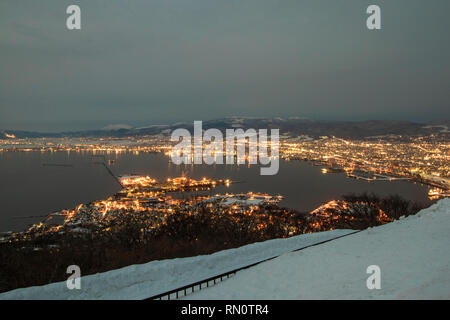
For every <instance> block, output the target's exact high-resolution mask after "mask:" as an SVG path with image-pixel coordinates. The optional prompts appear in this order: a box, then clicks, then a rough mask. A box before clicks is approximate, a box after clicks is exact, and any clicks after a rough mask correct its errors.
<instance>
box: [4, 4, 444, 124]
mask: <svg viewBox="0 0 450 320" xmlns="http://www.w3.org/2000/svg"><path fill="white" fill-rule="evenodd" d="M75 3H76V4H79V5H80V7H81V10H82V30H81V31H69V30H67V29H66V27H65V19H66V13H65V11H66V8H67V6H68V5H69V4H75ZM369 4H379V5H380V6H381V8H382V27H383V28H382V30H380V31H369V30H367V29H366V28H365V19H366V14H365V9H366V8H367V6H368V5H369ZM449 9H450V2H448V1H447V0H435V1H432V2H430V1H429V2H426V1H421V0H398V1H361V0H347V1H331V0H328V1H323V0H307V1H299V0H283V1H281V0H280V1H274V0H152V1H144V0H133V1H129V2H128V1H118V0H116V1H112V0H111V1H106V0H103V1H99V0H89V1H61V0H55V1H44V0H42V1H31V0H29V1H14V0H3V1H2V2H1V3H0V61H1V65H0V68H1V69H0V127H3V128H20V129H34V130H36V129H39V130H46V131H47V130H52V131H54V130H61V129H69V130H73V129H83V128H94V127H95V128H98V127H102V126H105V125H108V124H111V123H128V124H131V125H142V124H152V123H170V122H176V121H180V120H194V119H204V120H206V119H211V118H216V117H221V116H230V115H247V116H268V117H270V116H306V117H312V118H318V119H337V120H342V119H347V120H359V119H404V120H416V121H417V120H420V121H426V120H434V119H442V118H446V119H448V118H449V110H450V108H449V107H450V93H449V90H448V87H449V83H450V60H449V59H448V57H449V56H450V45H449V42H448V40H447V39H446V37H447V33H448V30H449V29H450V20H449V19H447V16H446V15H447V13H448V12H449Z"/></svg>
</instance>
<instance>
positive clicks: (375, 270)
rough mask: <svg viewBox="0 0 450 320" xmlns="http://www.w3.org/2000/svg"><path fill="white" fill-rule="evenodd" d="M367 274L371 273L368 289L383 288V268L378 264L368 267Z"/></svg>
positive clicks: (367, 282)
mask: <svg viewBox="0 0 450 320" xmlns="http://www.w3.org/2000/svg"><path fill="white" fill-rule="evenodd" d="M366 273H367V274H371V275H370V276H369V277H368V278H367V281H366V285H367V289H369V290H373V289H381V269H380V267H379V266H377V265H375V264H374V265H371V266H368V267H367V270H366Z"/></svg>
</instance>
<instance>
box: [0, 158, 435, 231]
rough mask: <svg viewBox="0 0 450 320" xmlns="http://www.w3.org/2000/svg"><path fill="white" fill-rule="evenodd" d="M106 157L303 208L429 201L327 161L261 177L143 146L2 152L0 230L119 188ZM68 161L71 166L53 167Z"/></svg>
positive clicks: (406, 187) (131, 168)
mask: <svg viewBox="0 0 450 320" xmlns="http://www.w3.org/2000/svg"><path fill="white" fill-rule="evenodd" d="M103 156H104V157H106V160H110V162H111V164H110V168H111V170H112V171H113V172H114V173H115V174H117V175H126V174H138V175H143V176H146V175H148V176H150V177H152V178H154V179H157V180H158V181H165V180H166V179H167V178H168V177H180V176H182V175H183V174H184V175H185V176H187V177H190V178H194V179H202V178H203V177H207V178H213V179H230V180H232V181H235V182H236V183H233V184H231V185H230V186H229V187H226V186H225V185H220V186H217V187H216V188H215V189H214V190H212V191H210V192H208V191H207V192H206V193H207V194H209V195H214V194H216V193H220V194H223V193H226V192H229V193H234V194H239V193H247V192H249V191H252V192H255V193H256V192H260V193H267V194H270V195H282V196H283V197H284V198H283V200H281V202H280V206H284V207H288V208H293V209H297V210H300V211H305V212H308V211H311V210H314V209H315V208H317V207H319V206H320V205H321V204H323V203H324V202H327V201H330V200H333V199H338V198H339V197H340V196H341V195H342V194H345V193H351V192H353V193H359V192H363V191H369V192H375V193H377V194H380V195H388V194H400V195H401V196H403V197H404V198H406V199H410V200H413V201H419V202H422V203H424V204H427V203H429V200H428V197H427V192H428V189H429V187H428V186H423V185H420V184H414V183H412V182H410V181H372V182H367V181H364V180H354V179H349V178H347V177H346V175H345V174H344V173H336V174H323V173H322V169H323V168H321V167H318V166H313V165H311V164H310V163H308V162H301V161H283V160H282V161H281V162H280V171H279V174H278V175H275V176H265V177H264V176H260V175H259V168H258V167H257V166H251V167H248V166H246V165H241V166H231V165H229V166H226V165H216V166H208V165H193V166H191V165H189V166H177V165H173V164H170V162H169V161H168V158H167V157H165V156H163V155H162V154H153V153H145V152H141V153H139V154H136V153H135V152H118V153H115V152H112V153H109V154H108V153H107V152H96V153H95V154H94V152H88V151H86V152H73V151H71V152H67V151H58V152H53V153H52V152H47V151H46V152H2V153H0V162H1V164H2V165H1V167H0V173H1V176H2V183H1V184H0V188H1V196H0V197H1V200H2V214H1V217H0V219H1V223H0V225H1V226H2V230H0V231H8V230H15V231H18V230H23V229H24V228H25V227H26V226H28V225H29V224H31V223H36V222H38V221H40V220H42V219H43V217H33V218H23V219H20V217H29V216H46V215H47V214H49V213H51V212H55V211H59V210H64V209H70V208H75V207H76V206H78V205H79V204H86V203H89V202H92V201H100V200H102V199H107V198H109V197H110V196H112V195H113V194H115V193H117V192H118V191H119V190H120V189H121V186H120V185H119V184H118V183H117V182H116V181H115V180H114V178H113V177H112V176H111V175H109V174H108V172H107V171H106V170H105V168H104V167H103V166H102V165H99V164H98V163H99V162H102V161H104V158H103ZM44 164H47V166H44ZM63 164H64V165H73V166H72V167H71V166H52V165H63ZM17 195H21V196H20V197H17ZM174 196H177V195H174ZM178 196H181V197H182V196H183V195H181V194H178ZM22 199H23V201H22Z"/></svg>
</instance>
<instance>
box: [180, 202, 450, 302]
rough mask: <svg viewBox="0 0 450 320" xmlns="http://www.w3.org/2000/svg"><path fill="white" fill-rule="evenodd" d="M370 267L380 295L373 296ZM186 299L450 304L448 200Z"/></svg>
mask: <svg viewBox="0 0 450 320" xmlns="http://www.w3.org/2000/svg"><path fill="white" fill-rule="evenodd" d="M369 265H378V266H379V267H380V268H381V289H379V290H377V289H374V290H369V289H367V286H366V280H367V278H368V277H369V274H367V273H366V270H367V267H368V266H369ZM186 298H188V299H449V298H450V199H442V200H440V201H439V202H438V203H436V204H435V205H433V206H431V207H430V208H428V209H425V210H422V211H421V212H419V213H418V214H417V215H415V216H410V217H408V218H405V219H401V220H399V221H395V222H393V223H390V224H386V225H383V226H379V227H375V228H370V229H367V230H365V231H362V232H360V233H357V234H354V235H349V236H347V237H344V238H341V239H337V240H334V241H331V242H328V243H325V244H322V245H320V246H315V247H311V248H307V249H305V250H302V251H298V252H294V253H287V254H284V255H282V256H280V257H279V258H277V259H274V260H271V261H268V262H265V263H262V264H259V265H257V266H255V267H253V268H250V269H247V270H244V271H241V272H238V273H237V274H236V275H235V276H234V277H232V278H230V279H228V280H226V281H224V282H221V283H219V284H217V285H216V286H214V287H211V288H209V289H206V290H202V291H199V292H197V293H194V294H193V295H189V296H187V297H186Z"/></svg>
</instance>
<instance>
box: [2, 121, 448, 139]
mask: <svg viewBox="0 0 450 320" xmlns="http://www.w3.org/2000/svg"><path fill="white" fill-rule="evenodd" d="M193 125H194V123H193V121H192V122H178V123H174V124H171V125H149V126H143V127H142V126H141V127H136V128H131V127H129V126H127V125H110V126H107V127H105V128H103V129H101V130H87V131H75V132H61V133H38V132H29V131H14V130H6V131H2V130H0V138H8V137H11V136H15V137H17V138H37V137H126V136H144V135H155V134H161V133H162V134H169V133H170V132H171V131H172V130H174V129H177V128H185V129H188V130H190V131H191V132H192V131H193ZM210 128H216V129H219V130H221V131H225V130H226V129H233V128H234V129H237V128H242V129H244V130H245V129H249V128H254V129H280V133H281V134H289V135H291V136H297V135H308V136H311V137H320V136H336V137H342V138H363V137H373V136H383V135H390V134H394V135H408V136H410V135H419V134H421V135H423V134H431V133H443V134H448V133H450V121H449V120H443V121H434V122H430V123H417V122H410V121H396V120H370V121H358V122H354V121H317V120H310V119H306V118H299V117H292V118H251V117H229V118H222V119H215V120H208V121H203V129H204V130H206V129H210Z"/></svg>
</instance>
